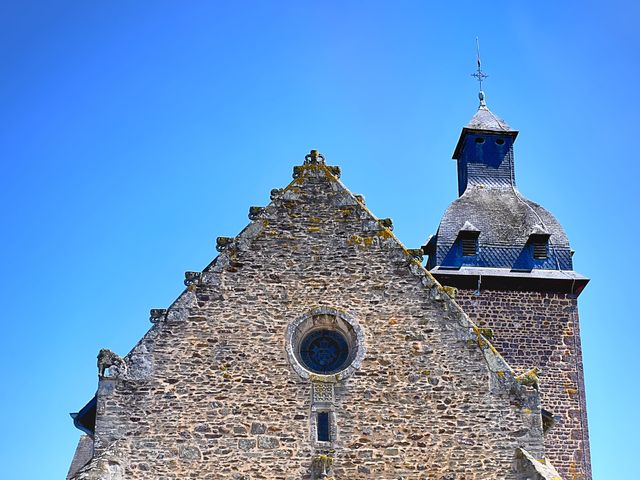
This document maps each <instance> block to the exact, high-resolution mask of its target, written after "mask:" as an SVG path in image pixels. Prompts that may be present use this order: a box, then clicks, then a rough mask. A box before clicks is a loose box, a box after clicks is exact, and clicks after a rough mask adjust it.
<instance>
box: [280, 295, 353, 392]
mask: <svg viewBox="0 0 640 480" xmlns="http://www.w3.org/2000/svg"><path fill="white" fill-rule="evenodd" d="M287 353H288V355H289V360H290V362H291V365H292V366H293V368H294V370H295V371H296V372H298V374H300V376H301V377H303V378H310V376H311V375H316V376H323V377H324V378H325V380H324V381H338V380H339V379H342V378H346V377H347V376H349V375H351V374H352V373H353V372H354V371H355V370H356V369H358V368H360V364H361V363H362V359H363V357H364V353H365V352H364V333H363V332H362V329H361V328H360V326H359V325H358V322H356V320H355V319H354V318H353V317H351V316H350V315H348V314H347V313H346V312H341V311H338V310H336V309H333V308H328V307H320V308H317V309H314V310H312V311H311V312H309V313H307V314H305V315H302V316H301V317H299V318H297V319H296V320H294V321H293V322H292V323H290V324H289V326H288V327H287Z"/></svg>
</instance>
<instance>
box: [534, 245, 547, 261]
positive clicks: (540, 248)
mask: <svg viewBox="0 0 640 480" xmlns="http://www.w3.org/2000/svg"><path fill="white" fill-rule="evenodd" d="M547 243H548V241H547V240H534V242H533V258H535V259H536V260H544V259H545V258H547Z"/></svg>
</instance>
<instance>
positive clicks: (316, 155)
mask: <svg viewBox="0 0 640 480" xmlns="http://www.w3.org/2000/svg"><path fill="white" fill-rule="evenodd" d="M304 164H305V165H320V164H322V165H324V155H322V154H321V153H320V152H319V151H318V150H311V151H310V152H309V153H308V154H307V155H305V157H304Z"/></svg>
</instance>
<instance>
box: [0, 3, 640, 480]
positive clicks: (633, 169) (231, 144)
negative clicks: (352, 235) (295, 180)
mask: <svg viewBox="0 0 640 480" xmlns="http://www.w3.org/2000/svg"><path fill="white" fill-rule="evenodd" d="M639 5H640V4H638V3H637V2H631V1H620V0H613V1H609V2H604V1H602V2H594V1H580V2H578V1H567V2H547V1H540V2H513V1H509V2H507V1H495V2H485V3H484V4H483V3H482V2H470V1H468V2H466V1H463V2H456V4H455V6H445V2H422V1H414V2H410V1H395V2H377V1H368V2H339V1H322V2H320V1H314V2H311V1H291V2H286V1H281V2H259V1H243V2H213V1H199V0H192V1H189V2H175V1H174V2H170V1H163V0H156V1H153V2H150V1H143V0H138V1H136V2H99V1H89V2H87V1H83V2H81V1H64V0H58V1H30V0H20V1H16V2H9V1H7V0H4V1H0V154H1V157H0V158H1V161H0V168H1V173H0V212H1V213H0V219H1V222H2V223H1V224H2V226H3V229H2V231H3V235H2V236H0V242H1V243H0V247H1V248H0V256H1V258H0V268H1V269H2V272H1V275H0V292H1V295H2V305H3V310H4V311H3V320H2V335H1V336H0V347H1V348H0V375H1V377H2V379H3V381H2V392H3V394H2V395H1V396H0V412H2V413H0V415H2V425H3V427H2V431H3V435H2V436H0V456H1V457H0V458H2V460H3V461H2V465H3V473H4V476H5V477H6V478H11V479H13V480H19V479H34V478H64V475H65V474H66V470H67V468H68V465H69V463H70V461H71V458H72V455H73V451H74V448H75V445H76V442H77V439H78V437H79V432H78V431H77V430H75V429H74V428H73V426H72V424H71V421H70V419H69V417H68V415H67V414H68V412H71V411H76V410H77V409H79V408H80V407H82V405H84V403H85V402H86V401H87V400H88V399H89V398H91V396H92V395H93V393H94V391H95V388H96V380H97V376H96V367H95V356H96V354H97V352H98V350H99V349H100V348H102V347H109V348H111V349H113V350H115V351H117V352H119V353H121V354H125V353H127V352H128V351H129V349H130V348H131V347H132V346H133V345H134V344H135V342H136V341H137V340H138V339H139V337H140V336H142V335H143V334H144V332H145V331H146V330H147V329H148V328H149V326H150V324H149V322H148V312H149V309H150V308H153V307H158V308H162V307H166V306H168V305H169V304H170V303H171V302H172V301H173V299H174V298H175V297H176V296H177V295H178V293H179V292H180V291H181V289H182V288H183V286H182V280H183V278H184V277H183V272H184V271H185V270H199V269H202V268H203V267H204V266H205V265H206V264H207V263H208V262H209V261H210V260H211V259H212V258H213V257H214V256H215V255H216V252H215V238H216V237H217V236H233V235H235V234H236V233H238V232H239V231H240V230H241V229H242V228H243V227H244V225H245V224H246V223H247V211H248V208H249V206H251V205H265V204H266V203H268V201H269V191H270V190H271V189H272V188H277V187H282V186H284V185H286V184H287V183H288V182H289V180H290V179H291V168H292V166H293V165H296V164H300V163H301V162H302V160H303V157H304V155H305V153H307V152H308V151H309V149H311V148H318V149H320V150H321V151H322V152H323V153H324V154H325V156H326V157H327V161H328V163H330V164H335V165H340V166H341V167H342V170H343V175H342V180H343V181H344V182H345V184H346V185H347V186H348V187H349V188H350V189H351V190H352V191H353V192H356V193H362V194H364V195H365V196H366V198H367V204H368V205H369V207H370V208H371V209H372V211H373V212H374V213H375V214H376V215H378V216H379V217H392V218H393V219H394V225H395V232H396V234H397V235H398V237H399V238H400V239H401V240H402V241H403V242H404V243H405V245H407V246H408V247H410V248H415V247H419V246H420V245H421V244H422V243H423V241H424V240H425V239H426V238H427V237H428V236H429V235H430V234H431V233H434V232H435V230H436V229H437V225H438V222H439V218H440V216H441V215H442V213H443V211H444V209H445V208H446V206H447V205H448V203H449V202H451V201H452V200H453V199H454V198H455V196H456V173H455V162H453V161H452V160H451V159H450V158H451V154H452V152H453V148H454V146H455V143H456V141H457V138H458V135H459V133H460V129H461V127H462V126H463V125H464V124H465V123H466V122H467V121H468V120H469V118H470V117H471V116H472V115H473V113H474V112H475V109H476V107H477V97H476V90H477V85H476V83H475V81H474V79H473V78H472V77H471V76H470V74H471V73H472V72H473V71H474V68H475V43H474V42H475V37H476V36H479V37H480V42H481V48H482V56H483V66H484V69H485V70H486V72H487V73H488V74H489V75H490V77H489V78H488V79H487V81H486V84H485V91H486V94H487V102H488V104H489V107H490V108H491V109H492V110H493V111H494V112H495V113H497V114H499V115H500V116H502V117H503V118H504V119H505V120H506V121H507V122H508V123H509V124H510V125H512V126H513V127H514V128H517V129H519V130H520V136H519V137H518V141H517V142H516V178H517V182H518V185H519V188H520V190H521V191H522V192H523V193H524V194H525V195H527V196H528V197H529V198H531V199H533V200H535V201H537V202H539V203H541V204H542V205H544V206H545V207H547V208H548V209H549V210H551V211H552V212H553V213H554V214H555V215H556V216H557V217H558V218H559V220H560V221H561V222H562V223H563V225H564V227H565V229H566V230H567V233H568V235H569V238H570V240H571V242H572V247H573V248H574V249H575V250H576V254H575V256H574V265H575V268H576V270H578V271H579V272H580V273H582V274H584V275H587V276H589V277H590V278H592V281H591V283H590V284H589V286H588V287H587V288H586V289H585V291H584V292H583V294H582V296H581V297H580V315H581V322H582V325H581V328H582V339H583V348H584V360H585V370H586V383H587V396H588V407H589V426H590V430H591V446H592V457H593V458H592V461H593V468H594V478H601V479H606V478H635V477H637V476H638V475H640V467H639V465H640V464H638V462H637V461H636V460H635V457H636V456H637V454H636V452H635V450H636V438H637V430H638V427H639V426H640V425H639V422H638V417H639V416H638V413H637V406H636V398H637V397H638V393H639V387H638V381H637V372H636V368H635V366H636V363H637V360H636V353H637V352H638V347H637V334H636V332H635V328H636V325H635V323H636V316H637V315H635V310H636V309H635V308H634V307H635V306H636V303H635V302H634V300H635V286H636V283H637V277H636V276H635V264H634V263H633V260H634V258H636V256H635V253H636V250H637V249H636V246H635V243H636V240H637V238H638V236H639V235H640V231H639V228H638V221H637V219H636V213H637V210H638V200H639V199H638V196H639V195H638V189H637V187H636V183H637V176H638V173H639V171H640V168H639V167H638V164H637V160H636V157H637V153H636V151H635V150H634V147H633V145H635V138H636V135H637V134H636V128H637V109H638V105H640V102H639V100H640V98H639V97H640V93H639V90H640V89H638V87H637V81H638V77H639V73H640V72H639V67H638V65H640V62H639V60H640V58H639V56H640V55H639V53H638V52H640V42H639V40H638V35H637V24H638V22H639V21H640V15H639V13H640V6H639Z"/></svg>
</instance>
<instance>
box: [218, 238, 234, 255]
mask: <svg viewBox="0 0 640 480" xmlns="http://www.w3.org/2000/svg"><path fill="white" fill-rule="evenodd" d="M235 240H236V239H235V238H233V237H218V238H217V239H216V250H218V251H219V252H223V251H224V250H226V249H227V248H229V246H231V245H232V244H233V242H235Z"/></svg>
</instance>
